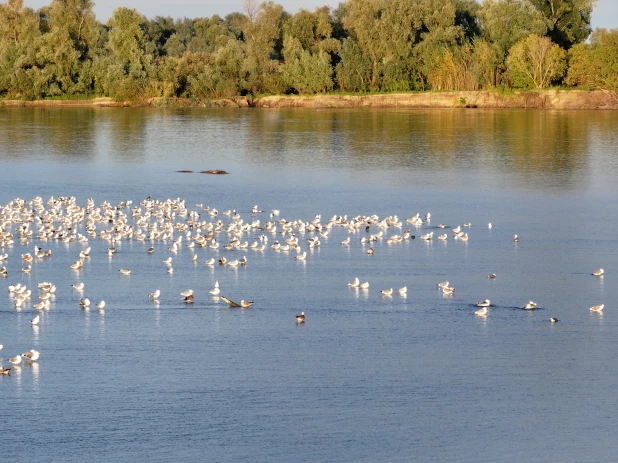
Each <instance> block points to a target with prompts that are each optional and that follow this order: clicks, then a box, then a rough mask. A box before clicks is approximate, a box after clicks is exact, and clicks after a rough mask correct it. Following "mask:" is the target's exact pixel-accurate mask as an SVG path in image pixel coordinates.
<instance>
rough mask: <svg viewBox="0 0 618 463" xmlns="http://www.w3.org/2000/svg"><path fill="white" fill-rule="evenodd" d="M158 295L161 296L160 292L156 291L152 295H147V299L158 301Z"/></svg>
mask: <svg viewBox="0 0 618 463" xmlns="http://www.w3.org/2000/svg"><path fill="white" fill-rule="evenodd" d="M160 295H161V290H160V289H157V290H156V291H155V292H154V293H150V294H148V297H151V298H153V299H159V296H160Z"/></svg>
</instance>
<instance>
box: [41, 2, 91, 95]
mask: <svg viewBox="0 0 618 463" xmlns="http://www.w3.org/2000/svg"><path fill="white" fill-rule="evenodd" d="M93 6H94V3H93V2H91V1H90V0H53V1H52V3H51V5H50V7H49V9H47V10H46V12H47V14H48V18H47V26H48V32H47V33H46V34H45V35H44V36H43V38H44V40H43V42H42V46H41V48H40V50H39V53H38V62H39V63H40V65H41V67H43V68H44V74H45V76H46V78H47V80H48V82H47V85H48V86H49V89H48V92H49V94H50V95H61V94H67V95H72V94H77V93H88V92H91V91H92V87H93V86H92V79H91V76H90V74H89V72H88V71H87V69H88V68H90V66H91V65H92V63H91V60H92V53H94V51H95V48H96V46H97V43H98V38H99V23H98V22H97V20H96V18H95V15H94V12H93V10H92V8H93ZM82 71H85V72H82Z"/></svg>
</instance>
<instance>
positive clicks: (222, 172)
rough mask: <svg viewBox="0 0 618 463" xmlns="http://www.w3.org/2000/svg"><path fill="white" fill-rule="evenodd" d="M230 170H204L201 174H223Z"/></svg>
mask: <svg viewBox="0 0 618 463" xmlns="http://www.w3.org/2000/svg"><path fill="white" fill-rule="evenodd" d="M228 173H229V172H226V171H224V170H218V169H211V170H203V171H201V172H200V174H214V175H222V174H228Z"/></svg>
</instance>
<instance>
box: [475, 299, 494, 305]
mask: <svg viewBox="0 0 618 463" xmlns="http://www.w3.org/2000/svg"><path fill="white" fill-rule="evenodd" d="M490 305H491V302H490V300H489V299H485V300H484V301H481V302H479V303H477V304H476V306H477V307H489V306H490Z"/></svg>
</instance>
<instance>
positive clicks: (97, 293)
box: [0, 108, 618, 463]
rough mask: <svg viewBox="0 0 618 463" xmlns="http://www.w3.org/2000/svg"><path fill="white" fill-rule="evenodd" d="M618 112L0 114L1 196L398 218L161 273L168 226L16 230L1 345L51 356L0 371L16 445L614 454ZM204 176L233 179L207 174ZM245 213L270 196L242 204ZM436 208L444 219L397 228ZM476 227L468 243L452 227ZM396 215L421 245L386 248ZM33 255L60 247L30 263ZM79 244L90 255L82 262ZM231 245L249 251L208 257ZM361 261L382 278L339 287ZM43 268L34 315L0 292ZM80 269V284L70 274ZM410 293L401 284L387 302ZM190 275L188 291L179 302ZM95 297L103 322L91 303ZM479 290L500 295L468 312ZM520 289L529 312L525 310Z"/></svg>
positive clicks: (437, 458)
mask: <svg viewBox="0 0 618 463" xmlns="http://www.w3.org/2000/svg"><path fill="white" fill-rule="evenodd" d="M616 127H618V114H616V113H615V112H603V111H596V112H585V111H579V112H542V111H530V112H528V111H481V110H461V111H460V110H446V111H394V110H393V111H389V110H382V111H357V110H354V111H341V110H314V111H307V110H259V111H252V110H192V111H173V110H150V109H117V108H115V109H104V108H102V109H90V108H88V109H74V108H72V109H44V108H39V109H30V108H13V109H0V173H1V178H2V182H1V183H0V203H1V204H6V203H7V202H8V201H10V200H11V199H12V198H15V197H21V198H23V199H25V200H31V199H32V198H34V197H35V196H41V197H43V198H44V199H45V200H47V199H49V197H50V196H55V197H58V196H75V198H76V199H77V203H78V204H79V205H80V206H85V204H86V200H87V199H88V198H93V199H94V201H95V203H96V204H101V203H102V202H103V201H109V202H110V203H112V204H114V205H116V204H118V202H119V201H127V200H132V201H133V205H132V206H139V202H140V201H142V200H144V199H145V198H146V197H147V196H151V197H152V198H154V199H157V200H165V199H166V198H183V199H186V204H187V207H188V208H189V209H190V210H198V211H200V212H201V214H202V216H201V220H208V221H210V220H212V219H211V218H210V216H208V214H207V213H206V212H204V211H203V210H202V208H201V207H198V206H196V204H198V203H199V204H202V205H203V207H206V206H211V207H216V208H218V209H219V211H221V213H220V215H219V217H218V218H220V219H221V220H223V221H224V222H225V223H227V222H229V221H230V218H229V217H227V216H224V215H223V214H222V212H223V211H225V210H235V211H237V212H238V213H239V214H240V215H241V216H242V217H243V219H244V220H245V222H251V221H252V220H260V223H261V224H264V223H265V222H266V221H268V220H269V212H270V211H271V210H272V209H279V210H280V211H281V215H280V216H279V217H278V218H277V217H275V220H278V219H287V220H297V219H299V220H302V221H310V220H312V219H313V218H314V217H315V216H316V214H321V215H322V220H321V222H322V223H323V224H326V223H327V222H328V219H329V218H330V217H331V216H333V215H340V216H344V215H347V217H348V219H351V218H352V217H354V216H357V215H371V214H377V215H379V216H380V218H384V217H386V216H389V215H397V216H398V218H399V219H400V220H402V221H403V224H402V228H396V227H390V228H388V229H384V230H383V232H384V237H383V238H381V239H378V240H377V241H376V242H373V243H369V244H366V243H365V244H363V243H361V242H360V240H361V238H363V237H368V236H369V235H371V234H375V233H377V232H378V231H379V229H378V228H377V227H376V226H375V225H373V226H372V227H371V228H370V231H369V232H366V231H365V228H364V226H363V227H361V228H360V229H359V231H358V232H356V233H353V234H350V233H348V231H347V230H346V229H345V228H344V227H341V226H334V227H333V229H332V232H331V233H330V234H329V235H328V237H326V238H321V245H320V246H319V247H316V248H313V249H310V248H309V247H308V246H307V239H308V238H312V237H314V236H316V234H315V233H309V232H306V233H304V234H302V233H297V235H298V238H299V241H300V244H301V247H302V248H303V249H304V250H306V251H307V259H306V262H305V263H302V262H299V261H297V260H296V259H295V256H296V253H291V252H287V253H286V252H276V251H274V250H272V249H271V248H270V247H269V246H270V245H271V244H272V243H273V242H274V241H275V240H279V241H283V239H284V237H282V236H281V235H279V234H278V233H275V234H272V233H269V232H264V231H258V230H254V231H253V232H251V233H250V234H248V235H247V234H246V235H245V236H244V237H243V238H242V240H247V241H249V242H250V243H251V242H253V241H255V240H256V239H257V237H258V236H259V235H261V234H266V235H268V237H269V242H268V244H267V249H266V250H265V251H264V252H263V253H258V252H255V251H252V250H251V249H247V250H234V251H226V250H224V249H222V248H220V249H219V250H217V251H214V250H211V249H209V248H204V249H202V248H197V247H196V248H195V250H191V249H190V248H187V247H186V246H185V245H186V243H187V242H186V240H185V241H183V246H181V249H180V251H179V252H178V254H177V255H174V256H173V260H174V263H173V266H174V270H175V271H174V273H173V274H169V273H167V272H166V266H165V265H164V264H163V263H162V262H161V261H162V259H164V258H165V257H167V256H170V255H172V254H171V253H170V251H169V248H170V247H171V241H169V240H168V241H167V242H161V241H157V242H153V243H151V242H148V241H146V242H143V243H142V242H139V241H137V240H135V239H133V240H123V241H120V242H118V243H116V245H115V247H116V248H117V253H116V254H115V255H114V257H112V258H109V257H108V255H107V248H108V247H109V246H110V244H109V243H108V242H106V241H103V240H101V239H98V238H97V239H94V238H90V242H89V243H88V244H87V245H86V244H80V243H78V242H74V243H63V242H61V241H56V240H51V241H48V242H44V243H42V242H39V241H38V240H36V239H30V240H29V242H28V244H27V245H26V246H22V245H20V244H19V241H18V240H16V243H15V244H14V245H12V246H7V247H5V248H4V249H3V250H0V254H2V253H7V254H8V255H9V257H8V260H7V261H6V262H5V263H3V264H2V265H6V267H7V270H8V277H7V278H6V279H0V344H3V345H4V349H3V350H2V351H1V352H0V359H1V360H2V364H3V366H4V367H7V366H9V363H8V358H9V357H12V356H14V355H17V354H18V353H21V352H25V351H27V350H29V349H37V350H39V351H40V352H41V358H40V359H39V361H38V362H36V363H34V364H31V365H24V364H22V365H21V368H20V369H17V368H15V369H14V371H13V372H12V375H11V376H0V394H1V397H2V410H3V412H4V419H3V420H2V423H3V424H2V426H0V429H1V430H2V434H3V436H4V438H5V446H4V448H3V455H4V456H5V457H6V461H10V462H35V461H45V462H51V461H54V462H69V461H70V462H73V461H75V462H81V461H85V460H88V461H129V460H131V461H148V462H155V461H161V462H164V461H165V462H167V461H216V462H238V461H256V462H257V461H259V462H295V461H311V462H318V461H319V462H326V461H328V462H361V461H362V462H386V461H388V462H409V461H419V462H462V461H474V462H488V463H489V462H492V463H494V462H515V461H525V462H548V463H549V462H557V461H561V462H567V461H571V462H606V461H612V460H613V459H615V455H616V454H617V452H618V444H617V443H616V438H615V434H616V432H615V429H616V428H617V427H618V407H617V405H616V403H617V396H618V376H617V375H616V371H617V366H618V364H617V362H618V361H617V360H616V359H617V358H618V336H617V334H618V330H617V326H618V325H617V323H618V317H617V316H616V312H617V310H618V292H617V291H618V290H617V285H616V275H617V274H618V265H617V263H618V259H617V249H618V247H617V244H618V243H617V238H616V236H617V235H616V229H617V228H618V204H617V201H616V198H617V197H618V196H617V195H618V182H616V179H617V178H618V156H617V151H616V146H618V143H617V142H618V132H617V131H616ZM181 169H189V170H193V171H196V173H192V174H183V173H176V172H175V171H177V170H181ZM208 169H224V170H227V171H229V172H230V174H229V175H221V176H213V175H206V174H199V173H197V172H198V171H201V170H208ZM254 204H257V205H258V206H259V207H260V209H262V210H264V211H265V212H262V213H259V214H257V215H256V216H255V217H251V214H250V211H251V207H252V206H253V205H254ZM123 212H125V213H128V214H129V217H130V215H131V214H130V209H124V210H123ZM427 212H431V222H430V223H425V224H423V225H422V226H420V227H414V226H412V225H410V224H408V223H406V218H408V217H410V216H413V215H415V214H416V213H420V214H421V216H424V215H425V213H427ZM174 220H175V221H179V222H182V221H184V220H186V218H181V217H176V218H174ZM489 222H491V223H492V225H493V227H492V228H489V227H488V223H489ZM131 223H132V222H131ZM440 223H444V224H446V225H447V228H446V229H444V230H442V229H440V228H437V225H438V224H440ZM464 223H470V224H471V225H470V226H469V227H464V228H463V231H465V232H467V233H468V235H469V241H468V242H462V241H456V240H453V239H452V238H451V234H452V233H451V230H452V228H454V227H455V226H457V225H463V224H464ZM35 225H36V224H33V226H35ZM109 226H110V227H111V224H109ZM106 227H107V224H99V225H98V231H100V230H101V229H104V228H106ZM408 228H409V229H411V233H412V234H414V235H415V236H416V239H408V240H404V241H403V242H402V243H393V244H388V243H387V238H388V237H389V236H392V235H394V234H399V235H401V234H403V233H404V232H405V230H406V229H408ZM13 230H14V228H13ZM280 230H281V228H280V226H279V227H278V231H280ZM77 231H78V232H79V233H82V234H84V233H85V230H84V228H83V226H81V227H80V228H79V229H78V230H77ZM431 231H433V232H434V234H435V236H434V239H433V240H432V241H424V240H421V239H420V235H422V234H425V233H429V232H431ZM443 232H446V233H447V234H448V239H447V241H446V242H441V241H438V240H437V239H436V238H437V236H438V235H439V234H441V233H443ZM35 234H36V233H35ZM515 234H517V235H518V236H519V242H514V239H513V237H514V235H515ZM348 236H350V237H351V243H350V245H349V246H348V247H346V246H342V245H341V241H342V240H343V239H345V238H347V237H348ZM229 239H230V238H229V237H228V236H227V235H226V234H225V233H221V234H220V235H219V236H218V240H219V241H220V242H221V244H222V245H223V244H225V243H227V242H228V241H229ZM35 245H39V246H42V247H43V248H44V249H50V250H51V251H52V257H51V258H49V259H36V260H35V261H34V262H33V264H32V265H33V268H32V271H31V273H30V275H26V274H23V273H22V272H21V268H22V267H23V266H24V265H25V263H24V262H23V261H22V259H21V257H20V255H21V254H23V253H26V252H30V253H33V250H34V246H35ZM86 246H91V247H92V251H91V257H90V259H88V260H87V261H86V263H85V264H84V268H83V270H81V271H73V270H71V269H70V268H69V264H70V263H72V262H74V261H75V260H76V259H77V257H78V253H79V251H80V250H82V249H84V248H85V247H86ZM150 246H153V247H154V248H155V252H154V253H153V254H149V253H147V252H146V250H147V249H148V248H149V247H150ZM369 247H373V249H374V250H375V252H374V254H373V255H372V256H370V255H368V254H367V250H368V249H369ZM194 252H195V253H197V255H198V259H197V262H195V263H194V262H192V260H191V256H192V255H193V253H194ZM243 255H246V256H247V265H246V266H239V267H236V268H231V267H228V266H220V265H216V266H215V267H208V266H206V265H205V264H204V261H206V260H207V259H209V258H211V257H214V258H216V259H219V258H220V257H221V256H226V257H228V258H231V259H239V258H241V257H242V256H243ZM123 267H127V268H130V269H131V270H132V273H131V275H129V276H122V275H121V274H120V273H119V269H120V268H123ZM597 268H604V269H605V276H604V277H603V278H598V277H595V276H592V275H591V273H592V271H593V270H594V269H597ZM489 273H495V274H496V275H497V277H496V278H495V279H489V278H487V275H488V274H489ZM354 277H358V278H360V280H361V281H369V282H370V287H369V289H368V290H366V291H363V290H357V289H353V288H349V287H348V285H347V283H348V282H349V281H350V280H352V279H353V278H354ZM216 280H218V281H219V282H220V283H221V289H222V294H223V295H225V296H227V297H229V298H230V299H232V300H236V301H238V300H240V299H245V300H253V301H255V303H254V304H253V306H251V308H249V309H245V310H241V309H230V308H228V306H227V304H225V303H224V302H222V301H221V300H220V299H216V298H214V297H212V296H211V295H209V294H208V290H209V289H211V288H212V287H213V285H214V282H215V281H216ZM444 280H448V281H450V284H451V286H453V287H454V288H455V292H454V294H453V295H452V296H450V297H449V296H444V295H443V294H442V293H441V292H440V291H439V290H438V289H437V288H436V284H437V283H439V282H441V281H444ZM43 281H51V282H52V283H54V284H55V285H56V286H57V295H56V297H55V298H54V300H53V302H52V304H51V308H50V309H49V310H48V311H44V312H43V313H42V314H41V321H40V326H39V328H33V327H32V326H31V325H30V321H29V320H30V319H31V318H32V317H33V316H34V315H35V312H36V311H35V310H33V309H32V308H31V307H30V306H26V307H24V308H23V309H22V310H21V311H18V310H16V309H15V307H14V305H13V303H12V300H11V298H10V297H9V295H8V291H7V288H8V286H9V285H10V284H16V283H23V284H26V285H28V287H31V288H33V289H34V288H35V287H36V284H37V283H39V282H43ZM80 281H83V282H84V283H85V285H86V289H85V291H84V294H83V295H80V294H79V293H76V292H75V291H73V290H72V288H71V285H72V284H75V283H77V282H80ZM404 285H405V286H407V288H408V293H407V297H405V298H404V297H401V296H399V295H398V294H395V295H393V297H385V296H383V295H382V294H381V293H380V290H382V289H387V288H395V289H396V288H399V287H402V286H404ZM157 288H159V289H160V290H161V298H160V301H161V302H160V303H159V304H154V303H153V301H152V300H150V299H149V298H148V297H147V294H148V293H150V292H152V291H154V290H155V289H157ZM189 288H192V289H194V290H195V302H194V303H193V304H192V305H187V304H185V303H183V302H182V301H181V297H180V295H179V293H180V292H181V291H184V290H186V289H189ZM35 293H36V291H35ZM84 295H85V296H87V297H88V298H90V299H91V300H92V301H93V302H97V301H99V300H102V299H104V300H105V301H106V303H107V306H106V308H105V313H104V314H103V313H100V312H99V311H98V310H97V309H95V308H93V309H91V310H89V311H85V310H82V309H81V308H80V305H79V298H80V297H83V296H84ZM483 299H490V300H491V303H492V307H490V308H489V313H488V315H487V316H486V317H479V316H475V315H474V311H475V310H476V309H477V308H476V307H475V304H476V303H477V302H479V301H480V300H483ZM529 300H534V301H536V302H538V304H539V307H540V308H539V309H538V310H532V311H525V310H521V309H520V308H519V307H521V306H522V305H523V304H525V303H526V302H528V301H529ZM33 302H35V300H33ZM601 303H603V304H605V309H604V311H603V313H601V314H596V313H591V312H590V310H589V307H590V306H592V305H594V304H601ZM301 311H303V312H305V314H306V322H305V323H304V324H300V325H299V324H297V323H296V320H295V315H297V314H299V313H300V312H301ZM550 317H557V318H558V319H559V320H560V321H559V322H558V323H555V324H550V322H549V318H550ZM2 461H4V460H2Z"/></svg>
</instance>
